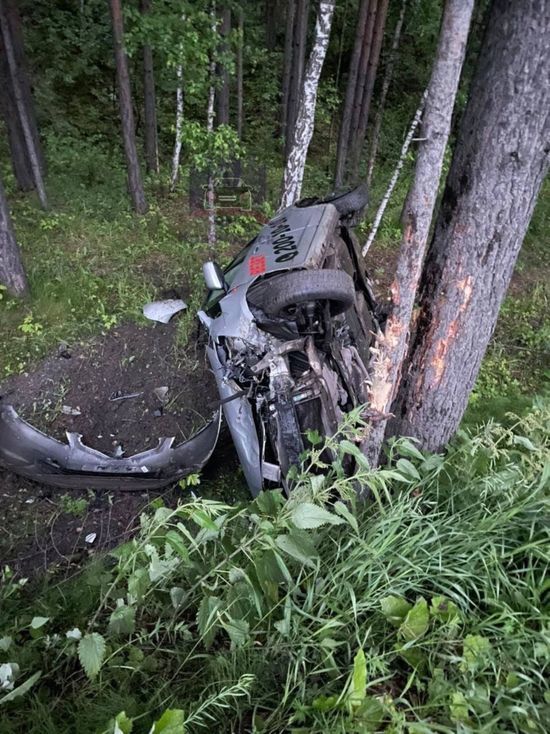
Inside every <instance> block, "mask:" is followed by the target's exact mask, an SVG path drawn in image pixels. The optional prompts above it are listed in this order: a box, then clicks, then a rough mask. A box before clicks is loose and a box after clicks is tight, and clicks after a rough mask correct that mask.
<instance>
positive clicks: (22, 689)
mask: <svg viewBox="0 0 550 734" xmlns="http://www.w3.org/2000/svg"><path fill="white" fill-rule="evenodd" d="M41 675H42V671H41V670H39V671H37V672H36V673H34V674H33V675H31V677H30V678H27V680H26V681H24V682H23V683H21V685H20V686H17V688H14V689H13V691H10V692H9V693H6V695H5V696H2V698H0V706H1V705H2V704H4V703H8V702H9V701H13V700H14V698H18V697H19V696H23V695H24V694H25V693H26V692H27V691H28V690H29V689H30V688H32V687H33V686H34V684H35V683H36V681H37V680H38V679H39V678H40V676H41Z"/></svg>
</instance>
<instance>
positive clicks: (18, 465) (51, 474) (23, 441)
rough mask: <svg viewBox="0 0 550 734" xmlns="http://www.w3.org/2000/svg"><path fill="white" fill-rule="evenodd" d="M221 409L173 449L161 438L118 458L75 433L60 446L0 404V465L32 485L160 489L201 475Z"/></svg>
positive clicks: (210, 450)
mask: <svg viewBox="0 0 550 734" xmlns="http://www.w3.org/2000/svg"><path fill="white" fill-rule="evenodd" d="M220 425H221V410H220V409H218V410H217V411H216V412H215V413H214V415H213V417H212V420H211V421H210V423H208V424H207V425H206V426H205V427H204V428H202V429H201V430H200V431H199V432H198V433H196V434H195V435H194V436H193V437H192V438H190V439H189V440H188V441H184V442H183V443H181V444H179V445H178V446H174V447H173V446H172V444H173V443H174V438H162V439H160V440H159V444H158V446H157V447H156V448H154V449H149V450H148V451H143V452H141V453H139V454H135V455H134V456H129V457H128V458H120V459H116V458H113V457H111V456H107V455H106V454H103V453H102V452H101V451H96V450H95V449H92V448H90V447H89V446H85V445H84V444H83V443H82V440H81V436H80V435H79V434H78V433H67V441H68V443H61V442H60V441H56V440H55V439H53V438H50V437H49V436H46V435H45V434H44V433H42V432H41V431H39V430H37V429H36V428H33V427H32V426H31V425H30V424H29V423H27V422H26V421H24V420H23V419H22V418H20V417H19V416H18V415H17V412H16V411H15V410H14V408H13V407H12V406H11V405H5V406H0V465H2V466H4V467H5V468H6V469H9V470H10V471H13V472H15V473H16V474H21V475H23V476H25V477H28V478H29V479H33V480H34V481H36V482H42V483H43V484H51V485H53V486H55V487H63V488H69V489H70V488H75V489H79V488H84V489H87V488H90V489H122V490H138V491H139V490H142V489H158V488H160V487H164V486H166V485H167V484H171V483H172V482H177V481H178V479H181V478H182V477H185V476H187V475H188V474H192V473H194V472H197V471H199V470H200V469H202V467H203V466H204V465H205V464H206V462H207V461H208V459H209V458H210V456H211V455H212V452H213V451H214V448H215V446H216V443H217V441H218V435H219V432H220Z"/></svg>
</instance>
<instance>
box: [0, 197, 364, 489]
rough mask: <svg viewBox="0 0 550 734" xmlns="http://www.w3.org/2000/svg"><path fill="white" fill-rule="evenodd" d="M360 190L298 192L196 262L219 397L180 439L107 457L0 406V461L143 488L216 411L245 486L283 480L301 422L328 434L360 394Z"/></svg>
mask: <svg viewBox="0 0 550 734" xmlns="http://www.w3.org/2000/svg"><path fill="white" fill-rule="evenodd" d="M366 204H367V195H366V189H365V188H364V187H362V186H361V187H358V188H357V189H354V190H353V191H351V192H348V193H347V194H344V195H342V196H338V197H332V198H329V199H325V200H312V199H310V200H304V201H302V202H299V203H298V204H296V205H294V206H291V207H289V208H287V209H285V210H284V211H282V212H280V213H279V214H277V215H276V216H275V217H274V218H273V219H272V220H271V221H269V222H268V223H267V224H266V225H265V226H264V227H263V228H262V229H261V230H260V232H259V233H258V235H257V236H256V237H255V238H254V239H253V240H252V241H251V242H250V243H249V244H248V245H247V246H246V247H245V248H244V249H243V250H242V251H241V252H240V253H239V255H237V257H236V258H235V259H234V261H233V262H232V263H231V264H230V265H229V267H228V268H226V270H225V271H223V270H222V269H221V268H220V267H219V266H218V265H217V264H216V263H214V262H208V263H206V264H205V265H204V277H205V281H206V286H207V288H208V296H207V299H206V302H205V304H204V306H203V309H202V310H201V311H199V314H198V316H199V320H200V323H201V324H202V326H203V327H204V328H205V329H206V331H207V335H208V339H207V347H206V350H207V355H208V359H209V361H210V365H211V367H212V370H213V372H214V376H215V379H216V383H217V387H218V391H219V395H220V400H219V407H218V409H217V410H216V412H215V413H214V416H213V417H212V420H211V421H210V423H208V425H206V426H205V427H204V428H203V429H202V430H201V431H199V432H198V433H197V434H196V435H194V436H193V437H192V438H191V439H189V440H188V441H185V442H184V443H182V444H180V445H177V446H174V445H173V444H174V439H173V438H165V439H161V440H160V442H159V445H158V446H157V447H156V448H155V449H150V450H148V451H144V452H142V453H139V454H135V455H134V456H130V457H126V458H115V457H111V456H108V455H107V454H104V453H101V452H99V451H97V450H95V449H92V448H90V447H88V446H86V445H84V444H83V443H82V440H81V436H79V435H78V434H75V433H69V434H67V439H68V442H67V443H61V442H59V441H57V440H55V439H53V438H50V437H48V436H46V435H45V434H43V433H41V432H40V431H38V430H37V429H35V428H33V427H32V426H31V425H29V424H28V423H27V422H25V421H24V420H23V419H22V418H20V417H19V416H18V415H17V413H16V412H15V410H14V409H13V407H11V406H10V405H1V404H0V463H1V464H3V465H4V466H5V467H6V468H8V469H10V470H12V471H14V472H16V473H19V474H21V475H24V476H27V477H30V478H32V479H34V480H36V481H40V482H43V483H46V484H53V485H55V486H60V487H67V488H70V487H82V486H84V487H90V488H100V489H102V488H112V489H116V488H119V489H141V488H143V489H150V488H158V487H162V486H164V485H167V484H170V483H172V482H175V481H177V480H178V479H180V478H182V477H184V476H185V475H188V474H190V473H193V472H196V471H198V470H200V469H201V468H202V467H203V466H204V465H205V463H206V462H207V461H208V459H209V458H210V456H211V455H212V452H213V450H214V448H215V445H216V443H217V440H218V435H219V431H220V423H221V416H222V411H223V415H224V417H225V420H226V423H227V425H228V427H229V430H230V432H231V436H232V438H233V442H234V444H235V448H236V450H237V454H238V457H239V460H240V463H241V465H242V468H243V471H244V475H245V477H246V481H247V483H248V486H249V488H250V491H251V492H252V494H254V495H255V494H257V493H258V492H259V491H260V490H261V489H262V488H263V487H264V486H265V485H266V483H275V484H278V485H279V486H280V485H282V486H283V487H285V489H287V490H288V488H289V486H288V484H289V482H288V474H289V470H290V468H291V467H292V466H294V465H296V464H298V463H299V459H300V455H301V454H302V452H303V451H304V449H306V448H307V445H308V444H307V435H308V432H309V431H317V432H318V433H320V434H321V435H333V434H334V433H335V432H336V430H337V427H338V424H339V422H340V421H341V419H342V416H343V415H344V414H345V413H346V412H348V411H349V410H351V409H352V408H354V407H356V406H358V405H361V404H363V403H365V402H366V400H367V378H368V376H367V369H366V365H367V364H368V360H369V350H370V346H371V343H372V339H373V334H374V333H375V331H376V329H377V322H376V316H375V313H376V308H375V302H374V298H373V294H372V290H371V286H370V283H369V280H368V277H367V273H366V271H365V267H364V264H363V261H362V258H361V255H360V251H359V248H358V246H357V242H356V240H355V237H354V235H353V233H352V227H353V225H354V224H356V223H357V221H358V220H359V219H360V217H361V215H362V212H363V210H364V208H365V206H366Z"/></svg>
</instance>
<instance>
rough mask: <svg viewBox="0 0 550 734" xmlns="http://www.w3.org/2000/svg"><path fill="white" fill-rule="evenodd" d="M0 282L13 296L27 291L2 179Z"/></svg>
mask: <svg viewBox="0 0 550 734" xmlns="http://www.w3.org/2000/svg"><path fill="white" fill-rule="evenodd" d="M0 284H2V285H5V286H6V288H7V289H8V291H9V293H11V294H12V295H13V296H19V297H24V296H27V295H28V293H29V286H28V284H27V278H26V276H25V271H24V270H23V263H22V262H21V253H20V252H19V247H18V245H17V241H16V239H15V234H14V231H13V225H12V222H11V217H10V210H9V207H8V202H7V200H6V194H5V192H4V187H3V185H2V181H0Z"/></svg>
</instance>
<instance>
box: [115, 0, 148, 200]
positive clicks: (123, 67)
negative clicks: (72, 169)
mask: <svg viewBox="0 0 550 734" xmlns="http://www.w3.org/2000/svg"><path fill="white" fill-rule="evenodd" d="M110 6H111V18H112V22H113V38H114V46H115V62H116V72H117V83H118V103H119V108H120V120H121V123H122V139H123V141H124V152H125V154H126V170H127V173H128V190H129V193H130V198H131V200H132V205H133V207H134V210H135V211H136V212H137V213H138V214H145V212H146V211H147V202H146V200H145V193H144V191H143V183H142V180H141V171H140V168H139V161H138V156H137V149H136V133H135V126H134V111H133V108H132V93H131V91H130V75H129V74H128V59H127V58H126V51H125V49H124V24H123V21H122V8H121V4H120V0H110Z"/></svg>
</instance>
